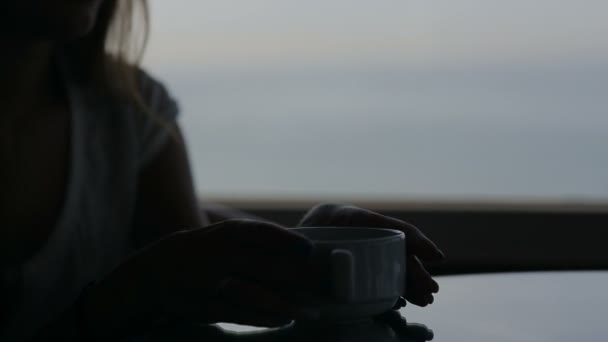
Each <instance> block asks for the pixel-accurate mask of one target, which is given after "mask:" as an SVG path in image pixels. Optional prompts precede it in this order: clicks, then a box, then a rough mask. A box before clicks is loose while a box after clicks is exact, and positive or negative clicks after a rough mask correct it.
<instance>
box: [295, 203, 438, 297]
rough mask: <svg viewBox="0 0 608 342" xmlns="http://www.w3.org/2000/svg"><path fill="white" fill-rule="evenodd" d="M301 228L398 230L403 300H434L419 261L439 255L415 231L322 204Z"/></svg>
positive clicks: (432, 284)
mask: <svg viewBox="0 0 608 342" xmlns="http://www.w3.org/2000/svg"><path fill="white" fill-rule="evenodd" d="M299 225H300V226H302V227H313V226H314V227H324V226H325V227H328V226H333V227H373V228H390V229H397V230H401V231H402V232H404V233H405V235H406V243H407V248H406V250H407V280H406V287H407V291H405V294H406V299H407V300H408V301H409V302H411V303H412V304H415V305H418V306H427V305H429V304H432V303H433V302H434V300H435V298H434V297H433V294H434V293H437V292H438V291H439V284H437V282H436V281H435V280H433V278H432V277H431V275H430V274H429V273H428V271H427V270H426V269H425V267H424V265H423V262H428V261H441V260H443V259H444V255H443V252H441V251H440V250H439V248H437V246H435V244H434V243H433V242H432V241H431V240H429V238H427V237H426V236H425V235H424V234H422V232H420V230H418V228H416V227H414V226H413V225H411V224H409V223H406V222H403V221H400V220H397V219H395V218H392V217H387V216H384V215H381V214H378V213H375V212H373V211H369V210H365V209H361V208H357V207H354V206H348V205H334V204H322V205H319V206H317V207H315V208H313V209H312V210H311V211H309V212H308V214H306V215H305V216H304V218H303V219H302V221H301V222H300V224H299Z"/></svg>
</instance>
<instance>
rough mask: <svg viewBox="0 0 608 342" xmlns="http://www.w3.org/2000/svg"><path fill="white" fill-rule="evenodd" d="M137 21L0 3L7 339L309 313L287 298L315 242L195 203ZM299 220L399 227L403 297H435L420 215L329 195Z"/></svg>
mask: <svg viewBox="0 0 608 342" xmlns="http://www.w3.org/2000/svg"><path fill="white" fill-rule="evenodd" d="M147 21H148V16H147V7H146V3H145V2H144V1H136V0H132V1H118V0H55V1H48V0H47V1H44V0H4V1H2V2H1V3H0V44H1V46H2V49H1V50H0V75H1V77H0V162H1V164H0V165H1V167H0V189H1V192H0V275H1V277H0V289H1V292H0V298H1V299H2V301H3V302H2V303H1V304H0V310H1V311H2V313H1V314H0V339H1V340H2V341H23V340H28V339H34V340H50V339H56V340H62V341H70V340H82V339H86V338H102V337H107V338H110V337H117V336H120V335H124V334H127V333H128V331H127V330H133V329H145V327H146V326H147V325H149V324H153V323H154V322H157V321H158V320H160V319H163V318H167V317H172V316H179V317H188V318H189V319H194V320H197V321H200V322H208V323H213V322H219V321H222V322H235V323H243V324H249V325H262V326H272V325H278V324H283V323H285V322H288V321H290V320H291V319H294V318H299V317H303V316H310V315H314V312H311V310H310V309H309V308H306V307H304V306H302V304H295V303H294V302H292V301H290V300H289V299H288V298H289V296H288V295H284V293H285V292H289V290H290V289H295V288H296V287H297V286H300V285H302V284H305V283H306V282H307V281H310V279H313V278H314V270H312V269H310V267H309V266H308V265H309V264H308V263H307V261H308V256H309V253H310V251H311V243H310V241H308V240H306V239H305V238H303V237H301V236H300V235H297V234H295V233H293V232H291V231H290V230H288V229H286V228H283V227H280V226H278V225H274V224H270V223H265V222H261V221H255V220H227V221H221V222H215V223H214V222H210V221H209V220H208V217H207V216H205V215H202V214H201V211H200V209H199V207H198V203H197V200H196V197H195V194H194V190H193V186H192V180H191V175H190V169H189V164H188V159H187V154H186V148H185V146H184V141H183V139H182V137H181V134H180V130H179V127H178V125H177V123H176V117H177V114H178V107H177V105H176V103H175V101H174V100H173V99H172V97H171V96H170V94H169V93H168V92H167V90H166V89H165V88H164V87H163V86H162V84H161V83H159V82H158V81H156V80H155V79H154V78H152V77H150V76H149V75H148V74H147V73H145V72H144V71H142V70H141V69H140V68H139V67H138V64H137V61H138V60H139V57H140V56H141V53H140V52H141V51H142V49H143V46H144V45H145V44H143V43H145V39H143V38H145V34H146V33H147V31H146V24H147ZM137 33H140V34H143V35H139V36H137V35H136V34H137ZM137 37H140V38H142V37H143V38H142V39H139V40H137V39H134V38H137ZM302 224H306V225H317V226H321V225H333V226H349V225H357V226H370V227H390V228H395V229H401V230H403V231H404V232H405V233H406V234H407V235H408V239H407V241H408V253H410V254H408V258H409V259H408V260H409V265H408V267H409V268H408V273H409V276H408V291H407V298H408V300H409V301H411V302H412V303H414V304H417V305H422V306H424V305H428V304H430V303H432V302H433V296H432V293H434V292H437V291H438V285H437V283H436V282H435V281H434V280H432V279H431V277H430V276H429V274H428V273H427V272H426V271H425V269H424V267H423V266H422V263H421V260H422V261H424V260H438V259H441V258H442V253H441V252H440V251H439V250H438V249H437V247H436V246H435V245H434V244H433V243H432V242H431V241H430V240H428V239H427V238H426V237H425V236H424V235H422V234H421V233H420V232H419V231H418V230H417V229H416V228H415V227H413V226H411V225H409V224H407V223H404V222H401V221H398V220H396V219H393V218H390V217H385V216H382V215H380V214H377V213H374V212H371V211H367V210H364V209H360V208H355V207H351V206H344V205H329V204H326V205H320V206H317V207H315V208H313V209H312V210H311V211H310V212H309V213H308V214H307V216H306V217H305V218H304V219H303V221H302ZM227 280H229V281H227ZM277 287H280V288H281V289H282V293H283V294H282V295H279V294H278V293H277V292H276V291H274V290H273V289H276V288H277Z"/></svg>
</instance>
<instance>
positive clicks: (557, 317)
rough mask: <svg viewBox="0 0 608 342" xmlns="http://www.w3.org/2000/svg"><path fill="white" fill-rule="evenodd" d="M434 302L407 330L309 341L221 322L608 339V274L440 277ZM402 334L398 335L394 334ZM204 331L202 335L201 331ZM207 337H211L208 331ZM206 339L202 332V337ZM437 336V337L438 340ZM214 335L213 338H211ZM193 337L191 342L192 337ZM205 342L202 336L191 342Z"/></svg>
mask: <svg viewBox="0 0 608 342" xmlns="http://www.w3.org/2000/svg"><path fill="white" fill-rule="evenodd" d="M437 279H438V282H439V284H440V286H441V291H440V293H439V294H438V295H437V296H436V301H435V304H433V305H431V306H429V307H427V308H418V307H414V306H413V305H408V306H407V307H405V308H403V309H402V310H401V311H400V313H401V315H402V316H404V317H406V318H407V325H406V323H405V321H403V323H402V325H403V326H402V327H401V328H399V325H397V326H396V327H397V329H392V328H388V326H383V325H381V324H380V325H379V324H371V325H361V326H352V327H343V328H340V329H339V330H333V329H319V330H318V331H317V332H315V334H310V336H299V335H298V332H297V331H296V330H293V329H292V330H291V331H290V333H289V334H282V333H281V332H277V331H276V330H274V331H273V330H263V329H256V328H251V327H243V326H236V325H230V324H220V325H219V327H214V328H213V329H215V330H213V331H212V332H211V335H214V336H215V337H221V338H220V339H221V340H229V341H237V342H238V341H242V342H247V341H283V340H285V341H299V340H313V341H314V340H315V339H318V340H319V341H349V342H355V341H370V342H372V341H373V342H376V341H378V342H382V341H400V342H403V341H412V342H413V341H425V340H429V339H431V338H432V340H433V341H447V342H450V341H458V342H461V341H492V342H502V341H505V342H506V341H509V342H514V341H534V342H544V341H547V342H549V341H551V342H561V341H564V342H574V341H576V342H602V341H608V272H606V271H602V272H529V273H501V274H480V275H461V276H448V277H438V278H437ZM395 330H397V332H396V333H395V332H394V331H395ZM200 333H203V331H200ZM204 334H207V332H205V333H203V335H204ZM201 336H202V335H199V337H201ZM433 336H434V337H433ZM207 337H211V336H207ZM189 340H190V339H189ZM192 340H200V339H196V338H194V339H192Z"/></svg>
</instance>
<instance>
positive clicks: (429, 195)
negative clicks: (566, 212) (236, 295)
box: [144, 0, 608, 203]
mask: <svg viewBox="0 0 608 342" xmlns="http://www.w3.org/2000/svg"><path fill="white" fill-rule="evenodd" d="M151 5H152V36H151V41H150V44H149V50H148V53H147V57H146V59H145V63H144V64H145V65H146V66H147V67H148V69H149V70H150V71H151V72H152V74H154V75H156V76H157V77H160V78H161V79H162V80H164V82H165V83H166V85H167V86H168V87H169V88H170V90H171V91H172V93H173V94H174V96H175V97H176V98H177V99H178V100H179V102H180V104H181V108H182V116H181V124H182V127H183V130H184V131H185V135H186V137H187V140H188V142H189V149H190V155H191V158H192V164H193V168H194V176H195V181H196V185H197V190H198V192H199V194H200V196H201V197H202V198H205V199H211V200H218V201H230V200H236V199H238V200H247V201H271V202H280V201H293V200H304V201H306V200H314V201H317V200H344V201H389V202H390V201H396V202H402V201H412V200H416V201H427V200H428V201H434V200H441V201H453V202H458V201H499V202H500V201H503V202H505V201H508V202H511V201H513V202H518V203H519V202H527V201H529V202H539V201H540V202H558V203H562V202H563V203H595V202H608V153H607V152H606V151H607V149H608V148H607V147H608V146H607V145H608V144H607V137H608V133H607V128H608V96H607V95H608V94H607V89H608V44H606V41H605V38H606V36H607V35H608V21H607V20H606V13H608V2H606V1H602V0H597V1H595V0H582V1H569V2H564V1H552V0H535V1H532V2H531V1H528V0H511V1H503V0H459V1H453V0H433V1H428V0H408V1H398V0H373V1H372V0H329V1H328V0H307V1H296V0H256V1H250V0H231V1H225V0H204V1H203V0H180V1H162V0H153V1H151Z"/></svg>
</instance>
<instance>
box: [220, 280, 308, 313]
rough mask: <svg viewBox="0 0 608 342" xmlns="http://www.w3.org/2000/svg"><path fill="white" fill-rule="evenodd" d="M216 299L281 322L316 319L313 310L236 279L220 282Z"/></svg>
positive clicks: (259, 286) (251, 283) (253, 284)
mask: <svg viewBox="0 0 608 342" xmlns="http://www.w3.org/2000/svg"><path fill="white" fill-rule="evenodd" d="M217 298H218V300H221V301H224V302H227V303H231V304H233V305H237V306H239V307H246V308H248V309H249V310H250V312H253V313H255V314H257V315H260V317H279V318H280V319H282V320H284V319H305V320H306V319H315V318H317V317H318V312H316V311H315V310H312V309H306V308H303V307H301V306H296V305H295V304H293V303H291V302H289V301H287V300H285V299H284V298H281V297H279V296H278V295H277V294H275V293H274V292H272V291H271V290H269V289H267V288H265V287H263V286H261V285H259V284H256V283H254V282H251V281H247V280H243V279H238V278H229V279H226V280H224V281H222V282H221V283H220V287H219V288H218V289H217ZM246 316H247V317H249V315H246ZM264 320H266V318H264Z"/></svg>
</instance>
